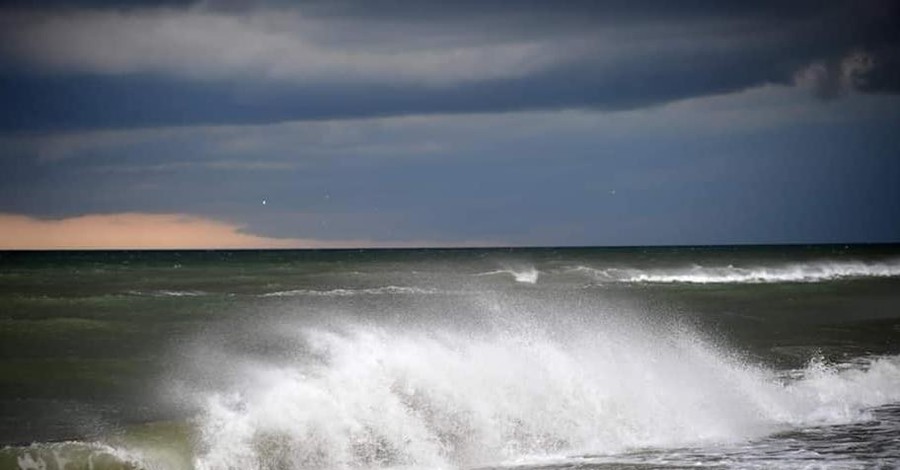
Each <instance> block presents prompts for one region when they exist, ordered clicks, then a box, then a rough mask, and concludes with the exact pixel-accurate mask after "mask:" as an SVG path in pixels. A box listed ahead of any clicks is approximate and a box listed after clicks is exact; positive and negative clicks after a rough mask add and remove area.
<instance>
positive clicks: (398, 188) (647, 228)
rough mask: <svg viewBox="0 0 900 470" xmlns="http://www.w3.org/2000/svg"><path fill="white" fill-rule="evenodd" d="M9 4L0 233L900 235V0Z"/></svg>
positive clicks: (1, 113)
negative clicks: (822, 0) (829, 0)
mask: <svg viewBox="0 0 900 470" xmlns="http://www.w3.org/2000/svg"><path fill="white" fill-rule="evenodd" d="M112 4H113V3H112V2H105V1H73V0H52V1H47V2H29V1H11V2H4V3H3V4H0V103H3V104H4V106H2V107H0V249H17V248H28V249H42V248H206V247H209V248H249V247H300V248H309V247H370V246H388V247H396V246H506V245H543V246H548V245H552V246H562V245H581V246H583V245H684V244H729V243H854V242H900V184H898V181H900V131H898V130H900V4H898V3H897V2H894V1H889V0H864V1H831V2H819V1H787V2H781V1H778V2H776V1H771V2H769V1H764V2H743V1H740V2H739V1H724V2H723V1H691V2H667V1H661V0H650V1H619V0H613V1H609V2H593V1H580V0H575V1H571V2H553V1H540V0H524V1H521V2H515V4H513V3H511V2H504V1H494V0H486V1H468V0H463V1H458V2H437V1H418V2H405V1H362V0H338V1H304V2H282V1H262V0H260V1H252V2H233V1H216V0H207V1H165V2H149V1H138V0H132V1H127V2H118V3H116V6H111V5H112Z"/></svg>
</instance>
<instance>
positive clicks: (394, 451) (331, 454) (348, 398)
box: [194, 323, 900, 470]
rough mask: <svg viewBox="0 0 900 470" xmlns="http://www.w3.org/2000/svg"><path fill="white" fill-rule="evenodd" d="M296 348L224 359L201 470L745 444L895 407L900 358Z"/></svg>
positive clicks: (494, 342) (619, 328) (209, 410)
mask: <svg viewBox="0 0 900 470" xmlns="http://www.w3.org/2000/svg"><path fill="white" fill-rule="evenodd" d="M588 330H590V332H589V333H587V332H586V331H588ZM295 340H296V349H297V351H304V354H303V355H302V356H300V357H297V358H296V359H294V360H291V361H288V362H287V363H284V362H281V363H275V362H259V361H249V360H240V359H237V360H236V359H235V358H231V359H229V360H228V361H227V363H228V367H230V368H231V369H230V371H229V376H230V377H232V380H231V381H230V382H229V384H228V385H227V386H225V387H220V388H219V389H216V390H206V391H202V392H197V394H196V395H195V398H196V400H197V403H198V406H199V407H200V410H201V411H200V413H199V417H198V418H197V422H198V425H199V449H198V453H197V454H196V455H197V456H196V459H195V461H194V466H195V467H196V468H198V469H207V470H221V469H240V468H260V469H276V468H358V467H364V468H395V467H403V468H458V467H472V466H479V465H496V464H503V463H505V464H510V463H527V462H539V461H542V459H543V460H545V459H547V458H562V457H565V456H573V455H575V456H577V455H604V454H612V453H618V452H624V451H628V450H632V449H640V448H651V447H652V448H673V447H680V446H693V445H706V444H719V443H731V442H741V441H745V440H747V439H753V438H756V437H760V436H764V435H768V434H771V433H775V432H780V431H785V430H789V429H794V428H796V427H798V426H810V425H819V424H837V423H848V422H853V421H856V420H861V419H866V417H867V411H866V410H867V408H869V407H872V406H878V405H882V404H885V403H892V402H896V401H898V400H900V357H898V356H891V357H879V358H870V359H866V360H863V361H860V362H857V363H854V364H852V365H848V366H846V367H834V366H831V365H828V364H826V363H825V362H823V361H821V360H814V361H812V362H811V363H810V364H809V365H808V366H807V367H806V368H804V369H802V370H799V371H796V374H795V377H793V378H787V377H784V376H779V375H777V374H775V373H774V372H772V371H770V370H768V369H766V368H764V367H760V366H757V365H753V364H750V363H747V362H746V361H743V360H741V359H740V357H738V356H736V355H734V354H731V353H729V352H727V351H724V350H722V349H720V348H718V347H716V346H715V345H713V344H711V343H709V342H707V341H705V340H704V339H702V338H701V337H700V336H699V335H697V334H695V333H694V332H692V331H691V330H690V329H689V328H685V327H679V326H673V327H671V328H668V329H666V331H662V330H659V331H656V330H655V329H654V328H646V327H642V326H641V325H639V324H636V323H631V324H629V323H620V324H607V325H604V326H603V327H602V328H586V329H584V330H583V332H576V333H570V334H567V335H565V336H564V337H560V336H557V335H556V334H553V333H551V332H549V331H543V330H540V329H538V330H535V329H533V328H524V329H521V330H518V332H494V333H472V332H469V333H466V332H453V331H401V330H398V329H388V328H384V327H375V326H361V325H356V326H347V327H345V328H336V329H318V328H300V329H298V330H297V331H296V337H295Z"/></svg>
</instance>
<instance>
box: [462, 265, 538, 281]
mask: <svg viewBox="0 0 900 470" xmlns="http://www.w3.org/2000/svg"><path fill="white" fill-rule="evenodd" d="M498 274H506V275H510V276H512V277H513V279H515V280H516V282H521V283H523V284H535V283H537V281H538V277H539V276H540V274H541V272H540V271H538V270H537V268H535V267H534V266H528V267H523V268H519V269H513V268H509V269H498V270H496V271H488V272H486V273H479V274H476V276H494V275H498Z"/></svg>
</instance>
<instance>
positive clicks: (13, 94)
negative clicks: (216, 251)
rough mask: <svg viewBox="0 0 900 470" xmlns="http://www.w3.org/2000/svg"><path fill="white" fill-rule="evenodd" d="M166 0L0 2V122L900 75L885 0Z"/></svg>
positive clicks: (611, 95)
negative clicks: (158, 1) (0, 28)
mask: <svg viewBox="0 0 900 470" xmlns="http://www.w3.org/2000/svg"><path fill="white" fill-rule="evenodd" d="M179 4H181V2H168V3H165V4H163V6H164V8H149V7H148V6H149V5H150V3H145V2H137V1H135V2H126V4H125V6H124V7H122V6H118V7H117V8H116V9H106V8H105V7H106V5H105V3H104V2H86V3H84V2H64V1H59V2H52V3H50V4H49V5H50V6H49V7H48V6H44V7H42V8H39V9H37V8H30V5H31V4H28V3H27V2H15V4H14V5H16V7H15V8H6V9H4V10H3V13H0V15H4V18H2V19H3V21H4V22H5V23H6V24H7V25H12V26H13V27H7V28H5V32H4V33H2V37H3V39H4V42H5V44H6V45H5V46H0V52H3V53H4V56H3V60H4V62H5V63H6V64H7V65H6V67H5V68H4V69H2V70H0V73H2V75H0V100H2V101H3V102H4V103H7V106H5V107H4V108H3V110H0V129H3V130H6V131H11V130H37V129H78V128H96V127H140V126H158V125H187V124H198V123H264V122H277V121H284V120H316V119H327V118H350V117H367V116H388V115H404V114H429V113H453V112H497V111H513V110H531V109H560V108H595V109H602V110H621V109H632V108H637V107H645V106H653V105H656V104H662V103H667V102H671V101H673V100H678V99H685V98H691V97H697V96H706V95H712V94H720V93H728V92H733V91H737V90H742V89H746V88H750V87H754V86H759V85H762V84H767V83H780V84H793V83H799V84H804V85H808V86H810V87H811V88H812V90H813V91H814V93H815V94H816V95H818V96H821V97H825V98H828V97H834V96H837V95H840V94H842V93H844V92H845V91H846V90H850V89H855V90H858V91H861V92H867V93H893V92H896V91H898V90H900V77H898V70H900V60H898V44H900V38H898V33H897V31H900V21H898V13H900V12H898V6H897V4H896V3H895V2H887V1H862V2H849V1H848V2H829V3H823V2H812V1H809V2H807V1H797V2H774V1H773V2H706V1H687V2H665V1H647V2H635V1H627V2H626V1H610V2H588V1H574V2H566V3H565V4H561V3H559V2H546V1H536V0H527V1H521V2H516V3H514V4H511V3H509V2H497V1H460V2H397V1H379V2H361V1H360V2H355V1H334V2H332V1H329V2H325V1H321V2H301V3H299V4H298V3H294V2H229V1H204V2H194V3H193V4H190V5H187V4H185V5H184V7H180V6H179ZM23 5H25V6H26V7H23ZM45 5H46V4H45ZM83 5H86V8H82V6H83ZM57 6H65V7H66V8H65V9H64V10H60V11H66V12H67V13H65V14H55V13H54V12H55V11H56V10H55V9H54V7H57ZM160 31H162V32H163V33H160ZM856 58H859V59H860V60H859V61H857V63H854V62H853V60H855V59H856ZM848 64H849V65H848ZM854 64H855V65H854ZM860 64H862V65H860Z"/></svg>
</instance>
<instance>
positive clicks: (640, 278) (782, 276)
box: [571, 261, 900, 284]
mask: <svg viewBox="0 0 900 470" xmlns="http://www.w3.org/2000/svg"><path fill="white" fill-rule="evenodd" d="M571 271H575V272H583V273H586V274H587V275H589V276H590V277H592V278H593V279H595V280H597V281H600V282H625V283H688V284H765V283H779V282H822V281H833V280H840V279H853V278H871V277H897V276H900V261H893V262H878V263H875V262H872V263H867V262H862V261H840V262H839V261H815V262H808V263H794V264H783V265H772V266H747V267H738V266H733V265H728V266H700V265H692V266H687V267H682V268H667V269H647V270H640V269H635V268H615V267H608V268H595V267H588V266H578V267H575V268H572V269H571Z"/></svg>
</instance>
